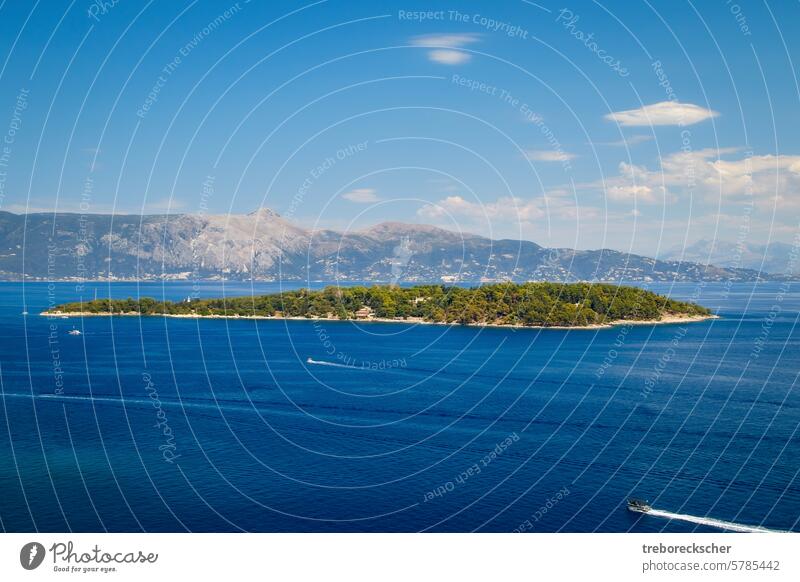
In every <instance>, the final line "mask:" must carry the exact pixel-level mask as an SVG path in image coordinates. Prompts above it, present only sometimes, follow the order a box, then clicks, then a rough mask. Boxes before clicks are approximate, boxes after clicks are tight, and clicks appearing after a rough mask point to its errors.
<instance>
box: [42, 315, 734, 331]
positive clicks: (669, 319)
mask: <svg viewBox="0 0 800 582" xmlns="http://www.w3.org/2000/svg"><path fill="white" fill-rule="evenodd" d="M39 315H41V316H44V317H54V318H60V319H69V318H72V317H81V318H83V317H172V318H176V319H244V320H249V319H253V320H274V321H327V322H333V323H395V324H398V323H399V324H405V325H448V326H463V327H493V328H511V329H560V330H570V329H580V330H593V329H594V330H597V329H609V328H614V327H619V326H622V325H671V324H677V323H696V322H699V321H705V320H707V319H719V318H720V316H719V315H714V314H709V315H677V314H668V315H664V316H662V317H661V319H617V320H614V321H609V322H606V323H593V324H589V325H513V324H507V323H457V322H453V323H447V322H443V321H425V320H421V319H389V318H381V317H370V318H364V319H355V318H354V319H339V318H338V317H300V316H297V317H288V316H277V317H276V316H272V315H217V314H213V315H199V314H195V313H153V314H141V313H139V312H135V311H134V312H127V313H94V312H88V311H71V312H60V311H55V312H52V313H51V312H47V311H43V312H41V313H40V314H39Z"/></svg>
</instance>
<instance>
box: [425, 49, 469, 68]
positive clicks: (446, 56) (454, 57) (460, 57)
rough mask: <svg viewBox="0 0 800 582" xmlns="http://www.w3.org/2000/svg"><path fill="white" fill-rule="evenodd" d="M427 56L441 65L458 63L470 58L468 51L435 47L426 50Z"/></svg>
mask: <svg viewBox="0 0 800 582" xmlns="http://www.w3.org/2000/svg"><path fill="white" fill-rule="evenodd" d="M428 58H429V59H430V60H432V61H433V62H434V63H439V64H441V65H460V64H461V63H466V62H467V61H469V60H470V59H471V58H472V55H470V54H469V53H464V52H461V51H454V50H449V49H436V50H433V51H429V52H428Z"/></svg>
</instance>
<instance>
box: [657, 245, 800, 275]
mask: <svg viewBox="0 0 800 582" xmlns="http://www.w3.org/2000/svg"><path fill="white" fill-rule="evenodd" d="M662 258H664V259H665V260H670V261H680V260H683V261H691V262H694V263H701V264H713V265H717V266H719V267H727V268H742V269H753V270H756V271H764V272H767V273H777V274H781V275H785V276H793V277H796V276H797V275H800V256H798V252H797V250H793V246H792V245H790V244H786V243H782V242H771V243H769V244H766V245H763V244H755V243H748V242H745V241H742V242H739V243H733V242H727V241H723V240H707V239H703V240H700V241H697V242H696V243H694V244H692V245H689V246H687V247H686V248H681V247H676V248H673V249H671V250H670V251H669V252H667V253H666V254H665V255H664V256H663V257H662Z"/></svg>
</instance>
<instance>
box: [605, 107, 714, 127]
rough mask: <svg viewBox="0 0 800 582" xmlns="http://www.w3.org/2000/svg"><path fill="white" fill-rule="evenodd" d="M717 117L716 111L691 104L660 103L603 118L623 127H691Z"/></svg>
mask: <svg viewBox="0 0 800 582" xmlns="http://www.w3.org/2000/svg"><path fill="white" fill-rule="evenodd" d="M717 115H719V113H717V112H716V111H712V110H711V109H705V108H704V107H700V106H699V105H693V104H692V103H678V102H677V101H662V102H661V103H654V104H652V105H645V106H644V107H640V108H639V109H628V110H627V111H617V112H614V113H609V114H608V115H606V116H605V118H606V119H608V120H609V121H616V122H617V123H619V124H620V125H625V126H639V125H644V126H650V125H692V124H694V123H699V122H701V121H705V120H706V119H710V118H712V117H716V116H717Z"/></svg>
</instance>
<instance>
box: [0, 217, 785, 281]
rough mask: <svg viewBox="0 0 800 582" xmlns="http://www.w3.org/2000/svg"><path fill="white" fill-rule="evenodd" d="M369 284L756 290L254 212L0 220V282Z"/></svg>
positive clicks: (634, 266)
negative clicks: (649, 284) (675, 284)
mask: <svg viewBox="0 0 800 582" xmlns="http://www.w3.org/2000/svg"><path fill="white" fill-rule="evenodd" d="M23 276H24V277H25V278H27V279H40V280H75V279H111V280H114V279H144V280H147V279H178V280H195V279H222V278H225V279H240V280H243V279H251V278H252V279H259V280H279V279H280V280H294V281H306V280H311V281H334V280H336V281H354V282H357V281H367V282H384V283H398V282H406V283H414V282H438V281H443V282H446V283H448V282H456V281H509V280H510V281H563V282H570V281H700V280H703V281H728V280H731V281H755V280H758V279H759V278H764V279H770V278H773V277H772V276H770V275H760V274H759V273H758V272H757V271H754V270H748V269H734V268H721V267H715V266H709V265H701V264H697V263H691V262H683V263H681V262H678V261H659V260H654V259H650V258H647V257H643V256H639V255H634V254H627V253H621V252H618V251H613V250H607V249H601V250H592V251H576V250H572V249H548V248H545V247H542V246H539V245H537V244H536V243H533V242H530V241H517V240H492V239H489V238H485V237H481V236H477V235H470V234H462V233H456V232H451V231H448V230H444V229H441V228H436V227H433V226H425V225H416V224H403V223H397V222H387V223H382V224H379V225H377V226H374V227H372V228H369V229H366V230H361V231H355V232H348V233H342V232H338V231H332V230H320V231H312V230H309V229H305V228H302V227H299V226H297V225H295V224H293V223H291V222H290V221H288V220H286V219H284V218H282V217H281V216H279V215H278V214H277V213H275V212H273V211H272V210H269V209H260V210H258V211H256V212H253V213H251V214H247V215H224V216H223V215H194V214H181V215H170V216H165V215H145V216H138V215H103V214H89V215H79V214H56V215H54V214H28V215H17V214H12V213H9V212H0V279H2V280H19V279H21V278H23Z"/></svg>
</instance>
